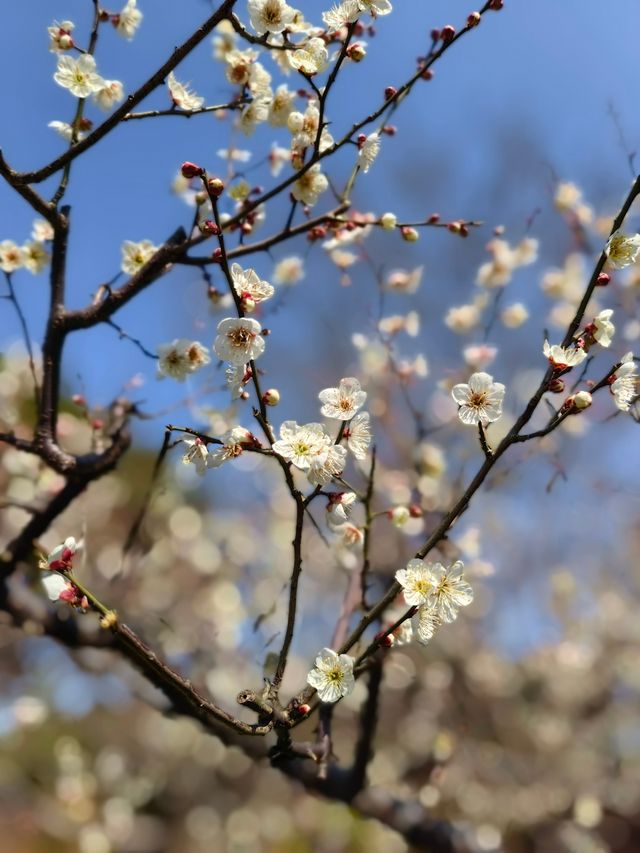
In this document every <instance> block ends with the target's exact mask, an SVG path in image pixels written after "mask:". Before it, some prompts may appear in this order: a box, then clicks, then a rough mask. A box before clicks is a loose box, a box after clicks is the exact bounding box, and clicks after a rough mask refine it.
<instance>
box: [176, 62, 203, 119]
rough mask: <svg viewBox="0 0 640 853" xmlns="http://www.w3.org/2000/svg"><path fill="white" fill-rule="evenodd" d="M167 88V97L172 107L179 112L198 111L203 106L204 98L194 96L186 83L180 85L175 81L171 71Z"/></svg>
mask: <svg viewBox="0 0 640 853" xmlns="http://www.w3.org/2000/svg"><path fill="white" fill-rule="evenodd" d="M167 88H168V89H169V95H170V97H171V100H172V101H173V103H174V105H175V106H176V107H178V108H179V109H181V110H186V111H187V112H188V111H190V110H199V109H200V107H202V105H203V104H204V98H201V97H200V95H196V93H195V92H194V91H192V90H191V89H190V88H189V84H188V83H180V81H179V80H176V75H175V74H174V73H173V71H171V72H170V73H169V76H168V77H167Z"/></svg>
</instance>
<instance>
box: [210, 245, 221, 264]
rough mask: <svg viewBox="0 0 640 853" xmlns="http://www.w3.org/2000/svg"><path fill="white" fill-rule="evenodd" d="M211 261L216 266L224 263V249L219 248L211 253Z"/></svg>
mask: <svg viewBox="0 0 640 853" xmlns="http://www.w3.org/2000/svg"><path fill="white" fill-rule="evenodd" d="M211 260H212V261H213V262H214V263H216V264H220V263H222V249H221V248H220V247H219V246H218V248H217V249H214V250H213V252H212V253H211Z"/></svg>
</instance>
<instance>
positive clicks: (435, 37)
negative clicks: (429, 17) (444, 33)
mask: <svg viewBox="0 0 640 853" xmlns="http://www.w3.org/2000/svg"><path fill="white" fill-rule="evenodd" d="M431 38H432V40H433V41H440V30H436V29H433V30H431Z"/></svg>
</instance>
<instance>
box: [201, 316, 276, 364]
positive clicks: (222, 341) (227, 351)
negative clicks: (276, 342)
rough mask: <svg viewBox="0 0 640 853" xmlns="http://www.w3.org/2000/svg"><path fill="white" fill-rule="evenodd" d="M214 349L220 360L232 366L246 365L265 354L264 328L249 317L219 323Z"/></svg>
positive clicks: (234, 318) (232, 318) (230, 318)
mask: <svg viewBox="0 0 640 853" xmlns="http://www.w3.org/2000/svg"><path fill="white" fill-rule="evenodd" d="M217 331H218V336H217V337H216V339H215V341H214V342H213V348H214V350H215V353H216V355H217V356H218V358H220V359H222V360H223V361H229V362H231V364H238V365H239V364H246V363H247V362H248V361H252V360H253V359H256V358H258V357H259V356H260V355H262V353H263V352H264V348H265V342H264V338H263V337H262V334H261V332H262V327H261V326H260V323H258V322H257V320H252V319H250V318H247V317H239V318H238V317H228V318H226V319H225V320H221V321H220V322H219V323H218V329H217Z"/></svg>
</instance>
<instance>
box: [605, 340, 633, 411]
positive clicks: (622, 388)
mask: <svg viewBox="0 0 640 853" xmlns="http://www.w3.org/2000/svg"><path fill="white" fill-rule="evenodd" d="M610 388H611V393H612V394H613V399H614V400H615V404H616V406H617V407H618V408H619V409H620V411H621V412H628V411H629V408H630V406H631V404H632V403H633V401H634V400H635V399H636V397H637V396H638V366H637V364H636V362H635V360H634V358H633V353H631V352H628V353H627V354H626V355H624V356H623V357H622V364H621V365H620V367H619V368H618V369H617V370H616V372H615V373H614V374H613V376H612V377H611V385H610Z"/></svg>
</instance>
